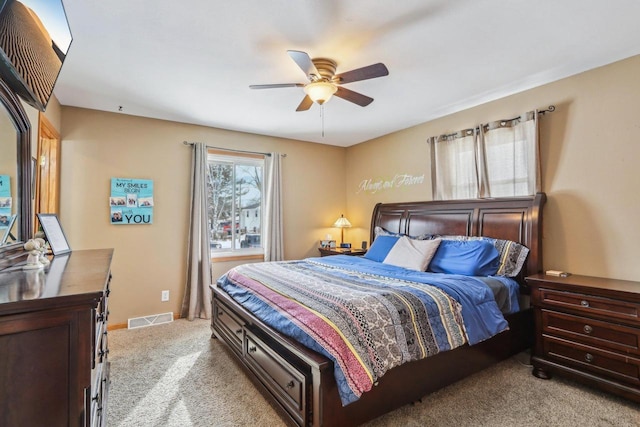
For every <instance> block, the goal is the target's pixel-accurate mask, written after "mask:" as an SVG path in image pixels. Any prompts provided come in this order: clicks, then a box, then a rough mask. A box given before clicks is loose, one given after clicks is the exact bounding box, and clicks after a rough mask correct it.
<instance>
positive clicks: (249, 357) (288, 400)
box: [244, 330, 307, 425]
mask: <svg viewBox="0 0 640 427" xmlns="http://www.w3.org/2000/svg"><path fill="white" fill-rule="evenodd" d="M245 346H246V347H245V354H244V357H245V360H246V361H247V365H248V366H249V368H251V370H253V371H254V372H255V373H256V375H257V376H258V378H260V380H261V381H262V382H263V383H264V384H265V386H266V387H267V388H268V389H269V390H270V391H271V393H272V394H273V395H274V397H275V398H276V399H278V400H279V401H280V403H282V405H284V407H285V408H286V409H287V411H288V412H289V413H290V414H291V415H292V416H293V417H294V418H295V419H296V420H297V422H298V424H299V425H305V424H306V422H305V412H306V400H307V399H306V389H307V387H306V377H305V375H304V374H303V373H302V372H300V371H299V370H298V369H296V367H295V366H293V365H292V364H291V363H289V362H288V361H287V360H285V359H284V358H283V357H282V356H280V355H279V354H278V353H276V352H275V351H274V350H273V349H271V348H270V347H269V346H268V345H267V344H266V343H265V342H264V341H262V340H261V339H260V338H259V337H257V336H256V335H255V334H253V333H251V331H249V330H247V331H245Z"/></svg>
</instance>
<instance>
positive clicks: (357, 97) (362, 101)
mask: <svg viewBox="0 0 640 427" xmlns="http://www.w3.org/2000/svg"><path fill="white" fill-rule="evenodd" d="M334 95H335V96H337V97H340V98H342V99H345V100H347V101H349V102H353V103H354V104H358V105H359V106H361V107H366V106H367V105H369V104H371V103H372V102H373V98H369V97H368V96H366V95H363V94H361V93H358V92H354V91H352V90H349V89H346V88H343V87H341V86H338V91H337V92H336V93H334Z"/></svg>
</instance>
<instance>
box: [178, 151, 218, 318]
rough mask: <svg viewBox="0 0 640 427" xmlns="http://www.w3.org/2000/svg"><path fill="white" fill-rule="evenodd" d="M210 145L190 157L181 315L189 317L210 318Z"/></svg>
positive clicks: (194, 152)
mask: <svg viewBox="0 0 640 427" xmlns="http://www.w3.org/2000/svg"><path fill="white" fill-rule="evenodd" d="M206 173H207V148H206V147H205V145H204V144H203V143H201V142H197V143H195V144H193V155H192V160H191V210H190V213H189V236H188V249H187V283H186V286H185V293H184V299H183V301H182V310H181V316H182V317H183V318H185V317H186V318H187V319H189V320H193V319H194V318H196V317H201V318H205V319H209V318H210V317H211V301H210V292H211V291H210V289H209V285H210V284H211V270H210V262H211V254H210V249H209V235H208V229H209V227H208V225H207V221H208V219H207V182H206Z"/></svg>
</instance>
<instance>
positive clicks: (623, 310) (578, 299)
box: [534, 288, 640, 326]
mask: <svg viewBox="0 0 640 427" xmlns="http://www.w3.org/2000/svg"><path fill="white" fill-rule="evenodd" d="M536 294H537V295H534V298H535V299H534V304H536V305H537V304H540V305H542V306H545V307H562V308H564V309H570V310H572V311H576V312H579V313H583V314H586V315H594V316H603V317H606V318H610V319H619V320H625V321H629V322H631V323H632V324H637V325H639V326H640V304H636V303H632V302H627V301H621V300H616V299H610V298H603V297H597V296H593V295H585V294H580V293H576V292H563V291H556V290H551V289H544V288H542V289H539V291H538V292H537V293H536ZM536 300H537V301H536Z"/></svg>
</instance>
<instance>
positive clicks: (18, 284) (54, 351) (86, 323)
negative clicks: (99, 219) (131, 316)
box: [0, 249, 113, 427]
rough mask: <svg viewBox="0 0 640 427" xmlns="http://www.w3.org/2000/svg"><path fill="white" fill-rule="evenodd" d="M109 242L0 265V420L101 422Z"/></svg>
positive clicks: (104, 399) (18, 422) (32, 423)
mask: <svg viewBox="0 0 640 427" xmlns="http://www.w3.org/2000/svg"><path fill="white" fill-rule="evenodd" d="M112 256H113V249H101V250H86V251H73V252H71V253H69V254H65V255H58V256H56V257H54V258H53V260H52V262H51V265H50V266H48V267H46V268H45V269H44V270H42V269H41V270H37V271H34V270H29V271H22V270H13V271H11V269H7V270H4V271H0V425H1V426H48V427H53V426H103V425H104V424H105V409H106V402H107V394H108V389H109V361H108V357H107V356H108V353H109V349H108V342H107V321H108V314H109V311H108V304H107V303H108V297H109V281H110V279H111V259H112Z"/></svg>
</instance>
